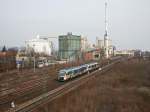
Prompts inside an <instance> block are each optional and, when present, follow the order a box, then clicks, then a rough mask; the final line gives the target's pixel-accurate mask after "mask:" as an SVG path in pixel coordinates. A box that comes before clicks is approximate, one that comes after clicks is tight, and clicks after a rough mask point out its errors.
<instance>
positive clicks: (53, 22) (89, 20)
mask: <svg viewBox="0 0 150 112" xmlns="http://www.w3.org/2000/svg"><path fill="white" fill-rule="evenodd" d="M104 2H105V0H0V46H3V45H6V46H22V45H24V42H25V41H26V40H29V39H32V38H34V37H36V35H37V34H39V35H49V36H58V35H61V34H66V33H67V32H72V33H73V34H77V35H82V36H87V37H88V39H89V41H90V42H92V43H95V41H96V37H97V36H98V37H100V38H103V35H104ZM108 14H109V27H108V29H109V36H110V38H111V39H112V40H113V44H114V45H115V46H117V48H118V49H128V48H130V49H132V48H133V49H146V50H150V0H109V3H108Z"/></svg>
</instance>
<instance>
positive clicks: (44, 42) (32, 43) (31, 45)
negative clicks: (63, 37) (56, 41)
mask: <svg viewBox="0 0 150 112" xmlns="http://www.w3.org/2000/svg"><path fill="white" fill-rule="evenodd" d="M25 44H26V52H27V53H31V52H33V51H34V52H35V53H39V54H44V55H48V56H51V55H52V51H53V43H52V41H51V40H50V38H41V37H40V36H37V38H35V39H31V40H29V41H26V42H25Z"/></svg>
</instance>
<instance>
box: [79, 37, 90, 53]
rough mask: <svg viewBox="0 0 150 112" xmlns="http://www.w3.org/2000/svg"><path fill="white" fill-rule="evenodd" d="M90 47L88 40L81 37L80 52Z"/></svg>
mask: <svg viewBox="0 0 150 112" xmlns="http://www.w3.org/2000/svg"><path fill="white" fill-rule="evenodd" d="M89 47H90V44H89V43H88V40H87V38H86V37H81V51H85V50H86V49H87V48H89Z"/></svg>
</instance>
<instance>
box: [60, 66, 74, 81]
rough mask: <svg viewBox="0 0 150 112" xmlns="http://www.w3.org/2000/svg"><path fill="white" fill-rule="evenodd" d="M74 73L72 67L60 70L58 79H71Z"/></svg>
mask: <svg viewBox="0 0 150 112" xmlns="http://www.w3.org/2000/svg"><path fill="white" fill-rule="evenodd" d="M72 75H73V71H72V68H69V69H63V70H60V71H59V73H58V80H59V81H66V80H69V79H70V78H71V77H72Z"/></svg>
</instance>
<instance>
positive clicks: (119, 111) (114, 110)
mask: <svg viewBox="0 0 150 112" xmlns="http://www.w3.org/2000/svg"><path fill="white" fill-rule="evenodd" d="M35 112H150V62H145V61H141V62H139V61H138V60H131V61H130V62H124V63H121V64H118V65H116V66H114V67H113V69H112V70H110V71H109V72H107V73H105V74H99V75H97V76H96V77H95V78H94V79H91V80H90V81H89V82H88V83H86V84H84V85H82V86H81V87H79V88H78V89H76V90H74V91H72V92H70V93H68V94H66V95H65V96H63V97H61V98H58V99H56V100H54V101H53V102H50V103H49V104H47V105H45V106H43V107H39V108H38V109H37V110H35Z"/></svg>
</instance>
